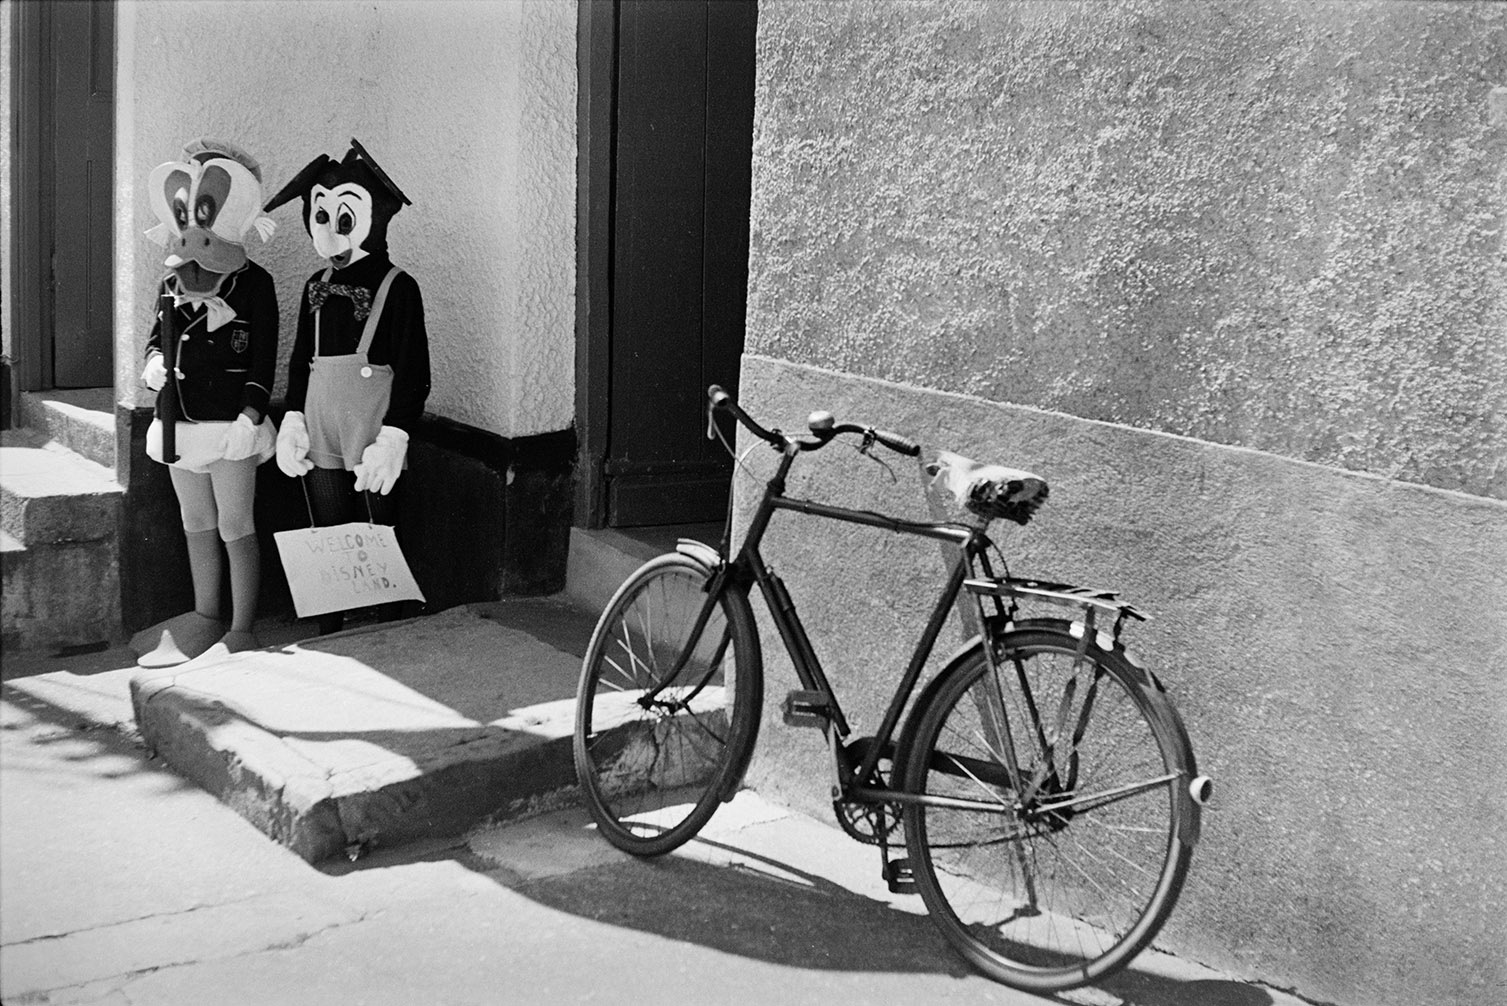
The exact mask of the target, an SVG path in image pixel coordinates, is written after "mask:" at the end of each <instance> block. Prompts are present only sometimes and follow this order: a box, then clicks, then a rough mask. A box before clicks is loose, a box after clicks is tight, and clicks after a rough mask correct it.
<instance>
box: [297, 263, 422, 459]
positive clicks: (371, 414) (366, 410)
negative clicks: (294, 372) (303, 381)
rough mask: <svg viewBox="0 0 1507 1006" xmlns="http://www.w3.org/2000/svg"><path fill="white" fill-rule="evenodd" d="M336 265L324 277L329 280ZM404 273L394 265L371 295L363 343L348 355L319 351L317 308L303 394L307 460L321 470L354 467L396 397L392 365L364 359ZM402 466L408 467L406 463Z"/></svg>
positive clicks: (318, 313)
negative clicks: (396, 282)
mask: <svg viewBox="0 0 1507 1006" xmlns="http://www.w3.org/2000/svg"><path fill="white" fill-rule="evenodd" d="M333 272H334V270H333V269H326V270H325V271H324V275H322V276H321V277H320V279H321V280H322V281H323V282H325V283H328V282H329V281H330V276H331V274H332V273H333ZM400 272H402V270H401V269H399V268H397V267H396V266H394V267H393V268H392V269H390V270H388V273H387V275H386V276H384V277H382V283H381V285H380V286H378V287H377V295H376V296H375V297H374V298H372V309H371V314H369V315H367V316H366V328H365V329H363V330H362V332H361V342H360V344H359V345H357V346H356V351H355V352H354V353H351V354H350V355H348V356H320V355H319V315H320V312H319V311H315V312H314V359H313V361H312V362H311V363H310V365H309V390H308V393H307V394H306V395H305V397H304V425H305V426H306V427H307V428H308V431H309V460H310V461H312V462H314V464H315V465H316V466H318V467H320V468H336V469H341V468H343V469H345V470H346V471H353V470H354V469H355V467H356V465H358V464H360V463H361V453H362V452H363V451H365V450H366V448H367V447H369V446H371V444H372V442H373V441H375V440H376V439H377V434H378V433H379V432H380V431H381V429H382V420H383V418H384V417H386V415H387V406H388V403H389V402H390V401H391V400H392V367H390V366H388V365H387V364H382V365H380V366H373V365H372V364H371V363H370V362H369V361H368V360H367V358H366V354H367V353H368V352H369V351H370V350H371V345H372V338H373V337H374V336H375V335H376V334H377V321H378V319H380V318H381V317H382V308H383V306H384V305H385V304H386V303H387V291H388V289H389V288H390V287H391V286H392V281H393V279H394V278H395V277H396V276H397V275H398V274H399V273H400ZM404 467H407V465H406V464H405V465H404Z"/></svg>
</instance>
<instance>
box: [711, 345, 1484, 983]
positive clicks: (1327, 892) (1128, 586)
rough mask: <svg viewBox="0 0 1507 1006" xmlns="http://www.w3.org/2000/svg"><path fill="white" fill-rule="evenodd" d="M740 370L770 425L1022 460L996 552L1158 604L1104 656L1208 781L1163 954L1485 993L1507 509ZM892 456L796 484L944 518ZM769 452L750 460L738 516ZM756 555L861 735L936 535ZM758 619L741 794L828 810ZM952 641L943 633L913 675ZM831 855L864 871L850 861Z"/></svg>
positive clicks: (905, 646)
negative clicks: (1019, 489)
mask: <svg viewBox="0 0 1507 1006" xmlns="http://www.w3.org/2000/svg"><path fill="white" fill-rule="evenodd" d="M741 381H742V385H741V395H742V398H743V400H744V403H745V404H747V405H749V407H750V408H751V409H752V410H753V413H754V415H755V416H756V417H759V418H762V419H765V420H767V421H768V422H769V423H771V424H775V425H778V426H780V427H782V428H784V429H798V428H800V425H801V424H802V422H803V421H804V419H805V416H806V414H807V413H808V412H809V411H810V410H811V409H813V408H826V409H830V410H832V411H833V412H834V414H836V415H837V416H838V418H839V419H842V420H851V421H857V422H868V423H873V424H875V425H882V426H887V427H889V428H891V429H895V430H898V431H903V432H906V433H909V434H911V435H913V436H915V437H916V438H917V439H918V440H919V441H920V442H921V443H922V444H923V447H924V452H925V453H924V455H923V460H924V459H929V458H931V457H934V456H935V451H936V450H937V449H939V448H941V449H948V450H954V451H957V452H959V453H962V454H965V455H967V456H969V457H974V458H979V459H987V460H997V461H1001V462H1004V463H1014V464H1016V465H1019V466H1021V467H1026V468H1029V469H1031V470H1032V471H1035V472H1037V473H1038V474H1040V475H1042V476H1044V477H1046V478H1047V479H1048V480H1049V481H1050V483H1051V485H1052V497H1051V501H1050V502H1049V503H1048V504H1047V506H1046V507H1044V508H1043V510H1042V511H1041V513H1040V514H1039V515H1038V517H1037V518H1036V520H1034V521H1033V522H1032V523H1031V524H1030V525H1029V526H1028V527H1026V528H1024V529H1018V528H1016V527H1015V526H1014V525H1003V526H997V527H996V531H997V532H998V533H997V536H996V540H997V541H999V542H1000V544H1001V545H1002V547H1003V549H1004V553H1005V556H1006V557H1007V559H1008V561H1009V563H1010V567H1011V569H1012V570H1013V571H1014V572H1016V573H1017V574H1018V575H1023V576H1041V577H1046V578H1051V579H1061V580H1067V581H1069V582H1073V583H1079V584H1083V585H1085V586H1092V587H1100V588H1109V589H1118V590H1120V591H1121V592H1122V594H1123V596H1125V597H1126V599H1127V600H1129V601H1131V602H1132V603H1134V604H1135V605H1136V606H1137V607H1138V608H1141V609H1142V610H1144V611H1146V612H1147V613H1148V614H1150V615H1151V616H1152V621H1150V622H1149V623H1146V624H1137V625H1135V626H1133V627H1132V628H1130V629H1129V630H1127V642H1128V645H1129V646H1130V648H1131V650H1132V651H1133V652H1135V653H1136V654H1138V656H1139V657H1140V658H1141V659H1143V660H1144V661H1145V663H1146V664H1147V666H1149V667H1150V668H1151V669H1152V670H1153V671H1154V672H1155V673H1156V674H1157V675H1158V676H1159V677H1160V678H1161V679H1162V681H1163V682H1164V683H1165V684H1166V686H1167V688H1168V691H1169V692H1170V694H1171V695H1172V698H1173V701H1174V702H1175V703H1176V704H1177V706H1178V708H1179V710H1180V711H1181V712H1182V714H1183V716H1184V718H1185V720H1186V722H1187V725H1188V731H1189V734H1190V736H1191V739H1192V742H1193V746H1194V752H1195V754H1196V756H1197V758H1198V762H1199V769H1200V771H1203V772H1206V773H1208V774H1209V775H1211V776H1212V777H1213V778H1214V780H1215V781H1216V784H1217V791H1216V797H1215V800H1214V801H1213V803H1212V804H1211V805H1210V807H1209V808H1208V809H1207V811H1206V812H1205V815H1204V829H1203V839H1202V842H1201V844H1200V845H1199V847H1198V849H1197V851H1196V853H1195V855H1194V861H1193V869H1192V872H1191V874H1190V876H1189V880H1188V885H1187V887H1186V888H1185V891H1184V894H1183V897H1182V899H1181V900H1180V902H1179V904H1178V907H1177V910H1176V912H1175V913H1174V914H1173V916H1172V920H1171V922H1170V923H1169V924H1168V925H1167V927H1166V929H1165V930H1164V931H1163V935H1162V937H1161V938H1160V940H1159V945H1163V946H1166V947H1167V948H1169V949H1172V950H1174V951H1176V952H1178V953H1179V954H1180V955H1183V956H1186V957H1189V958H1192V959H1194V960H1199V961H1203V962H1205V963H1208V964H1211V965H1214V966H1217V967H1220V968H1222V969H1226V970H1229V971H1231V972H1233V973H1234V974H1236V975H1238V976H1242V977H1244V978H1246V979H1247V980H1253V981H1264V982H1267V983H1269V984H1272V985H1274V986H1276V987H1279V988H1288V989H1294V990H1296V991H1297V992H1298V993H1299V994H1300V995H1303V996H1305V997H1307V998H1310V999H1313V1000H1314V1001H1317V1002H1329V1003H1337V1004H1341V1006H1391V1004H1396V1006H1417V1004H1420V1003H1441V1004H1442V1003H1449V1004H1451V1006H1496V1004H1498V1003H1500V1002H1501V989H1502V987H1503V983H1504V982H1507V959H1504V957H1503V955H1502V948H1503V947H1504V946H1507V920H1504V918H1503V916H1502V913H1501V906H1502V905H1503V904H1507V678H1504V676H1503V674H1502V668H1503V667H1504V666H1507V620H1504V619H1503V618H1502V617H1501V615H1502V612H1504V611H1507V504H1504V503H1502V502H1500V501H1496V500H1489V499H1483V498H1481V497H1475V496H1469V495H1466V494H1463V493H1455V492H1448V491H1443V490H1435V489H1430V488H1427V487H1423V486H1418V485H1415V484H1411V483H1406V482H1400V481H1392V480H1387V479H1383V478H1380V477H1377V476H1372V475H1366V474H1357V473H1351V472H1344V471H1340V470H1337V469H1333V468H1329V467H1326V466H1321V465H1316V464H1311V463H1307V462H1300V461H1293V460H1290V459H1286V458H1280V457H1277V456H1275V455H1271V454H1264V453H1260V452H1256V451H1251V450H1247V449H1242V448H1232V447H1224V446H1220V445H1216V444H1210V443H1207V442H1204V441H1197V440H1192V439H1189V438H1183V437H1176V436H1171V435H1168V434H1163V433H1155V432H1150V431H1145V430H1136V429H1132V428H1130V427H1126V426H1120V425H1115V424H1109V423H1101V422H1096V421H1089V420H1081V419H1077V418H1075V417H1071V416H1065V415H1062V414H1060V413H1052V412H1045V411H1039V410H1035V409H1030V408H1026V407H1021V406H1014V405H1004V404H1000V403H994V402H988V401H985V400H983V399H980V398H976V397H972V396H965V395H957V394H952V393H947V392H938V391H929V390H925V389H920V388H916V387H914V386H910V385H898V384H890V383H887V382H880V381H875V380H873V379H869V378H858V377H852V376H850V375H842V374H837V373H834V372H832V371H825V370H821V369H818V368H811V367H806V366H803V365H796V364H790V363H786V362H783V361H777V360H771V359H769V358H767V357H761V356H754V355H749V356H745V358H744V365H743V370H742V376H741ZM881 453H882V452H881ZM887 460H888V461H889V462H890V464H891V467H892V470H893V472H894V475H895V476H896V477H895V479H893V480H892V479H891V478H890V475H889V474H887V473H886V472H885V471H883V470H882V469H880V468H879V466H878V465H876V464H875V463H874V462H872V461H870V460H868V459H866V458H863V457H862V456H860V455H858V454H856V453H854V452H853V451H849V450H844V449H842V448H837V449H829V450H827V451H824V452H822V453H821V454H819V455H816V456H815V457H814V458H813V459H810V460H804V461H802V462H800V463H798V465H797V467H796V470H795V473H794V475H793V476H792V479H791V483H790V493H791V495H794V496H797V497H802V498H813V499H820V500H823V501H827V502H835V503H839V504H842V503H846V504H847V505H850V506H856V507H859V508H865V509H867V508H873V509H878V510H880V511H882V512H885V513H894V514H898V515H901V516H909V517H914V518H918V519H928V518H930V519H958V518H960V517H961V516H963V515H962V514H961V513H960V512H959V511H957V510H956V509H955V508H954V507H952V506H950V505H945V504H944V500H943V499H942V498H941V497H938V496H936V495H933V494H930V493H928V490H927V485H928V483H929V481H930V480H929V479H928V478H927V477H925V476H924V474H923V473H922V472H921V471H920V470H919V466H918V465H917V463H916V462H915V461H911V460H909V459H901V458H897V457H893V456H888V457H887ZM773 462H774V458H773V456H772V455H770V454H769V452H767V451H764V450H755V451H753V452H752V453H751V454H750V455H749V460H748V465H749V468H750V470H749V471H748V472H745V473H743V474H740V475H739V477H738V482H737V487H736V491H737V494H738V498H739V501H740V510H741V512H742V514H743V516H744V517H745V518H746V516H747V512H748V503H749V501H750V499H751V497H752V494H753V493H754V492H755V491H756V490H757V489H758V487H759V486H760V478H759V477H763V478H767V477H768V475H769V473H770V471H771V469H772V466H773ZM764 552H765V556H766V558H767V559H768V560H769V561H770V562H771V564H773V565H774V566H775V568H776V569H777V571H778V572H779V573H780V575H781V576H782V577H783V578H784V579H785V580H786V582H787V583H788V584H789V585H790V588H791V592H792V593H793V594H794V596H795V598H796V601H797V604H798V605H799V609H800V613H801V617H802V619H803V621H804V622H805V624H806V625H807V627H808V629H810V630H811V633H812V637H813V641H814V644H815V646H816V650H817V653H818V655H819V656H820V657H821V659H822V660H823V662H824V666H825V667H826V669H827V672H828V675H829V677H830V678H831V679H832V681H833V685H834V687H835V688H836V689H837V693H838V696H839V698H840V700H841V701H842V702H843V705H844V709H845V710H846V711H847V712H848V713H849V719H850V720H851V721H852V722H853V724H854V729H855V733H856V735H858V736H862V735H865V734H869V733H872V732H873V731H874V729H875V727H876V725H877V724H878V722H879V720H880V717H881V715H882V713H883V703H884V702H886V701H887V700H888V698H889V695H890V694H891V692H892V690H893V688H894V684H895V682H896V681H897V680H898V679H899V676H900V674H901V672H902V671H903V670H904V667H905V662H906V660H907V658H908V656H909V653H910V650H911V648H912V647H913V646H914V645H915V641H916V640H917V639H918V638H919V637H920V633H921V629H922V627H923V625H924V624H925V620H926V616H927V614H928V613H929V611H930V606H931V605H932V604H933V603H935V600H936V596H937V592H938V590H939V589H940V586H941V580H942V577H943V574H944V570H945V565H944V562H943V557H942V553H941V549H940V547H939V546H938V545H937V544H936V543H933V542H925V541H920V540H916V539H909V538H903V537H900V536H897V535H894V534H892V533H890V532H888V531H876V530H872V529H866V528H855V527H849V526H846V525H840V524H835V523H830V522H823V521H818V520H816V519H814V518H808V517H799V516H794V515H790V514H781V515H779V516H778V517H776V518H775V521H774V523H773V525H772V531H771V533H770V536H769V538H768V539H767V545H766V548H765V550H764ZM756 610H757V611H759V612H760V613H761V616H762V613H763V605H762V604H760V605H757V606H756ZM1042 613H1047V614H1053V615H1057V616H1060V612H1056V611H1053V612H1042ZM761 621H762V624H763V628H764V629H765V630H766V631H765V632H764V640H763V642H764V653H765V658H766V665H767V673H768V681H767V685H766V696H765V702H766V715H765V723H764V729H763V733H762V734H761V737H760V741H759V747H758V749H757V754H756V757H755V762H754V765H753V767H752V769H751V771H750V775H749V783H750V784H751V785H752V786H753V787H754V788H756V789H759V790H760V791H762V792H765V793H766V794H768V795H771V796H772V797H775V798H777V799H780V800H784V801H788V802H790V803H793V804H795V805H798V806H801V807H803V808H805V809H806V810H808V811H809V812H811V813H813V814H817V815H830V813H831V810H830V806H831V804H830V796H829V794H828V791H827V787H828V786H829V785H830V782H831V779H830V773H829V770H828V767H827V766H828V761H827V757H826V755H825V753H824V750H825V749H824V746H823V744H822V741H821V737H820V735H819V734H818V733H817V732H816V731H812V730H801V729H797V728H791V727H787V726H785V725H784V724H783V723H782V722H781V718H780V714H779V703H780V702H781V701H782V700H783V699H784V697H785V694H786V692H787V691H789V690H790V689H792V688H798V687H799V685H798V684H797V682H796V679H795V675H794V672H793V671H792V670H791V669H790V667H789V662H788V660H786V659H785V657H784V652H783V650H782V649H781V648H780V646H779V641H778V637H777V636H776V635H775V634H774V633H773V632H771V631H767V630H768V629H769V623H768V620H767V618H761ZM963 635H964V633H963V631H962V628H961V625H960V624H958V625H954V626H953V628H952V629H951V630H950V631H948V632H946V633H944V636H943V639H942V641H941V642H940V643H939V644H938V650H939V651H941V652H940V653H939V654H938V660H937V662H936V663H935V664H934V665H933V666H934V668H935V667H937V666H940V661H941V659H943V658H945V657H946V656H947V655H948V654H949V653H950V652H951V651H952V650H953V649H954V648H955V647H956V646H957V645H958V644H959V643H960V642H961V640H962V638H963ZM854 854H855V855H871V856H872V858H873V863H874V869H875V870H878V869H879V861H878V856H877V853H876V852H875V851H874V850H867V851H865V850H862V849H860V848H859V847H857V846H855V847H854Z"/></svg>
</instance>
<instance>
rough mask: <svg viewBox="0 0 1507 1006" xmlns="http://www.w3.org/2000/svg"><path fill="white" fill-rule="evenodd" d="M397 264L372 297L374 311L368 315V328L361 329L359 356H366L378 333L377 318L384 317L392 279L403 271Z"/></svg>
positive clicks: (357, 353)
mask: <svg viewBox="0 0 1507 1006" xmlns="http://www.w3.org/2000/svg"><path fill="white" fill-rule="evenodd" d="M402 271H403V270H402V269H399V268H398V267H397V266H393V267H392V268H391V269H389V270H387V275H386V276H383V277H382V285H381V286H379V287H377V295H376V296H375V297H373V298H372V313H371V314H369V315H367V316H366V328H364V329H362V331H361V344H360V345H358V346H357V347H356V355H357V356H365V355H366V354H367V353H368V352H370V351H371V348H372V339H373V338H375V337H376V334H377V319H379V318H381V317H382V308H383V306H384V305H386V303H387V291H388V290H389V289H391V288H392V281H393V280H394V279H396V278H397V277H398V275H399V274H400V273H401V272H402Z"/></svg>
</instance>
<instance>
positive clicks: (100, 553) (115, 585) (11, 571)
mask: <svg viewBox="0 0 1507 1006" xmlns="http://www.w3.org/2000/svg"><path fill="white" fill-rule="evenodd" d="M123 496H124V490H123V489H122V488H121V486H120V484H119V483H118V482H116V481H115V475H114V473H113V472H112V471H111V470H110V469H108V468H105V467H103V466H102V465H99V464H97V463H95V462H93V461H90V460H89V459H87V458H85V457H82V456H80V455H78V454H75V453H74V452H73V451H70V450H68V449H67V448H65V447H63V446H62V445H61V444H59V443H58V442H57V441H55V440H53V439H50V438H49V437H47V436H46V435H45V434H44V433H41V432H39V431H36V430H30V429H21V430H5V431H3V432H0V536H3V537H0V579H3V585H0V591H3V599H4V603H3V609H0V645H3V646H4V647H5V649H7V650H10V651H37V650H41V651H49V652H61V651H66V650H72V649H77V648H80V647H91V646H96V645H100V644H108V643H109V642H110V641H111V640H112V639H114V638H115V637H117V636H119V635H120V632H121V628H120V562H119V549H118V545H117V541H116V526H117V523H118V521H119V517H120V507H121V500H122V498H123Z"/></svg>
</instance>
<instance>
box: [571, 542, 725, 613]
mask: <svg viewBox="0 0 1507 1006" xmlns="http://www.w3.org/2000/svg"><path fill="white" fill-rule="evenodd" d="M721 537H722V525H721V524H667V525H664V526H661V527H642V528H599V529H593V530H587V529H585V528H571V531H570V557H569V559H568V561H567V563H566V569H565V595H566V597H567V598H569V600H570V601H571V602H572V603H574V604H576V605H578V606H579V607H581V608H584V609H586V610H588V611H593V612H597V613H599V614H600V612H601V611H602V609H603V608H605V607H607V602H608V601H610V600H612V595H613V594H614V593H615V592H616V591H617V588H618V587H619V586H620V585H621V584H622V582H623V581H624V580H626V579H627V578H628V577H629V576H630V575H631V574H632V573H633V571H634V570H636V569H638V567H640V566H642V565H643V564H644V563H646V562H648V561H649V560H650V559H652V558H654V557H655V556H656V555H663V554H664V553H665V552H669V551H673V550H674V548H675V542H676V541H677V540H678V539H680V538H694V539H696V540H697V541H701V542H705V543H706V544H708V545H711V546H712V547H713V548H715V547H716V546H717V543H718V541H719V540H720V539H721Z"/></svg>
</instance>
